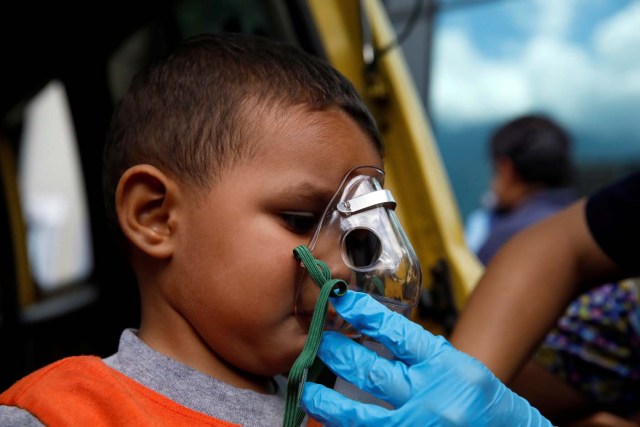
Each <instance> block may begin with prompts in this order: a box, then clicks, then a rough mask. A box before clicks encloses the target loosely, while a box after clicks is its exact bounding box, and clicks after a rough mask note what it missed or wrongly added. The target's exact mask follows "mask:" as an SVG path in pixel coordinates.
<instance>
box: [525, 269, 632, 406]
mask: <svg viewBox="0 0 640 427" xmlns="http://www.w3.org/2000/svg"><path fill="white" fill-rule="evenodd" d="M639 283H640V282H638V281H636V280H626V281H623V282H620V283H610V284H606V285H603V286H600V287H598V288H595V289H593V290H591V291H590V292H588V293H586V294H583V295H581V296H580V297H579V298H578V299H576V300H575V301H573V302H572V303H571V305H569V307H568V308H567V311H566V312H565V314H564V316H563V317H562V318H561V319H560V320H559V321H558V324H557V326H556V328H554V329H553V330H552V331H551V332H550V333H549V334H548V335H547V337H546V338H545V341H544V343H543V344H542V346H541V347H540V349H539V350H538V352H537V353H536V355H535V359H536V361H537V362H538V363H540V364H542V365H543V366H544V367H546V368H547V369H548V370H549V371H550V372H552V373H554V374H555V375H557V376H558V377H560V378H562V379H563V380H564V381H566V382H567V383H568V384H570V385H572V386H573V387H575V388H576V389H577V390H580V391H582V392H583V393H584V394H586V395H587V396H589V397H591V398H592V399H593V400H594V401H595V402H597V403H600V404H602V405H603V408H606V409H608V410H611V411H613V412H619V413H624V412H628V411H629V410H631V409H634V408H635V409H637V407H638V405H640V284H639Z"/></svg>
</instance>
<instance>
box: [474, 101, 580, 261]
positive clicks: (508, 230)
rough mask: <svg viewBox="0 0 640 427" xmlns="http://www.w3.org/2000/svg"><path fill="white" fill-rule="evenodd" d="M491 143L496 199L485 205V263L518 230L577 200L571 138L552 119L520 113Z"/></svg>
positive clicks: (481, 249)
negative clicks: (573, 185) (573, 175)
mask: <svg viewBox="0 0 640 427" xmlns="http://www.w3.org/2000/svg"><path fill="white" fill-rule="evenodd" d="M489 146H490V152H491V160H492V165H493V179H492V182H491V194H492V196H493V197H492V199H493V200H492V203H491V206H490V207H488V208H485V209H486V210H487V212H486V216H487V227H488V229H487V233H486V237H485V239H484V241H483V242H482V243H481V244H479V247H478V249H477V255H478V258H479V259H480V261H481V262H482V263H483V264H485V265H486V264H487V263H488V262H489V261H490V260H491V258H492V257H493V256H494V255H495V253H496V251H497V250H498V249H499V248H500V247H501V246H502V245H503V244H504V243H505V242H506V241H507V240H509V239H510V238H511V237H513V236H514V235H515V234H516V233H518V232H519V231H521V230H522V229H524V228H525V227H528V226H529V225H531V224H533V223H535V222H538V221H540V220H541V219H543V218H545V217H547V216H549V215H551V214H553V213H556V212H558V211H559V210H561V209H563V208H565V207H567V206H568V205H569V204H570V203H571V202H573V201H575V200H576V198H577V196H576V193H575V191H574V190H573V189H572V188H571V187H570V182H571V177H572V171H573V166H572V163H573V162H572V154H571V146H572V143H571V139H570V137H569V135H568V133H567V132H566V131H565V130H564V129H563V128H562V127H561V126H560V125H559V124H558V123H556V122H555V121H553V120H552V119H551V118H549V117H546V116H543V115H536V114H531V115H525V116H521V117H517V118H515V119H513V120H511V121H509V122H508V123H506V124H504V125H503V126H501V127H500V128H498V129H497V130H496V131H495V133H494V134H493V136H492V137H491V140H490V144H489ZM486 204H487V205H489V203H486Z"/></svg>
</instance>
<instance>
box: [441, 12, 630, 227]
mask: <svg viewBox="0 0 640 427" xmlns="http://www.w3.org/2000/svg"><path fill="white" fill-rule="evenodd" d="M445 3H446V2H445ZM638 28H640V1H637V0H502V1H487V2H484V3H480V4H478V5H476V6H469V7H464V8H455V9H451V10H447V8H446V7H444V8H443V11H442V12H441V13H440V14H439V15H438V20H437V27H436V32H435V44H434V52H433V55H434V56H433V67H434V68H433V71H432V81H431V93H432V99H430V100H429V104H430V111H431V113H432V116H431V118H432V122H433V124H434V129H435V131H436V137H437V139H438V144H439V146H440V148H441V152H442V155H443V158H444V161H445V164H446V166H447V169H448V171H449V175H450V179H451V181H452V184H453V187H454V190H455V191H456V193H457V195H458V197H459V199H464V200H462V201H461V202H462V203H461V204H462V205H463V211H465V212H463V214H464V213H466V211H468V210H469V209H470V208H471V206H472V205H473V204H477V202H478V200H479V198H480V197H481V193H482V192H483V191H484V190H483V189H482V188H481V187H486V185H485V183H486V180H487V179H488V178H489V174H490V170H489V168H488V166H487V165H486V164H485V165H484V166H483V167H481V166H479V165H476V167H475V171H474V168H473V167H470V166H472V164H471V163H470V159H469V157H470V156H471V157H474V156H475V158H476V162H477V156H478V155H480V156H484V157H485V158H486V155H485V147H486V138H487V137H488V136H489V133H490V130H491V129H492V128H493V127H495V126H496V125H498V124H500V122H502V121H506V120H508V119H510V118H512V117H514V116H516V115H518V114H522V113H527V112H531V111H538V112H544V113H547V114H550V115H552V116H553V117H554V118H556V119H557V120H559V121H560V122H561V123H562V124H563V125H565V126H566V127H567V128H568V130H569V132H570V133H571V134H572V135H573V137H574V139H575V144H574V147H575V150H574V152H575V156H576V160H577V161H578V162H580V163H583V164H587V163H590V164H593V163H597V162H609V163H616V162H618V163H622V162H627V163H629V162H631V161H635V162H636V163H637V164H639V165H640V31H638V30H637V29H638ZM485 160H486V159H485ZM478 177H481V178H483V179H481V180H480V181H482V182H483V184H478V181H479V180H478Z"/></svg>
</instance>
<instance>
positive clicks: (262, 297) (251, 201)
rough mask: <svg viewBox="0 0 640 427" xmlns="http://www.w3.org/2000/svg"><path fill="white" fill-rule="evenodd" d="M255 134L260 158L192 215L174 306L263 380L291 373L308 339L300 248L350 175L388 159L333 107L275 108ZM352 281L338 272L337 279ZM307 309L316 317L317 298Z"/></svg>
mask: <svg viewBox="0 0 640 427" xmlns="http://www.w3.org/2000/svg"><path fill="white" fill-rule="evenodd" d="M253 129H254V130H253V131H252V132H251V134H250V136H249V137H250V138H254V139H255V140H254V141H250V142H249V144H251V145H253V146H255V147H258V149H257V152H255V155H253V157H252V159H251V160H248V161H242V162H240V164H238V165H235V166H233V167H232V168H230V169H229V170H228V171H225V172H224V173H223V176H222V177H221V179H220V180H219V181H217V182H216V184H215V185H214V186H213V187H212V188H211V189H210V191H209V193H208V194H207V195H206V197H205V198H204V200H203V199H202V198H201V199H200V200H198V199H197V198H195V197H194V198H193V200H192V206H191V207H190V208H189V209H186V210H184V212H183V214H184V215H185V218H184V221H183V222H182V224H184V225H183V227H184V228H183V230H182V232H181V233H180V234H179V235H180V238H179V241H178V247H177V249H176V251H175V253H174V256H173V260H172V262H174V265H175V266H176V268H177V269H178V270H177V271H178V274H177V276H176V277H178V278H179V279H178V280H179V283H175V287H174V288H173V289H172V294H171V300H172V301H171V302H172V304H173V306H174V307H175V309H176V311H178V312H179V313H180V315H181V316H182V317H183V318H185V320H186V321H187V322H188V323H189V324H190V325H191V326H192V327H193V328H194V330H195V331H196V332H197V334H198V335H199V338H200V339H201V340H203V341H204V344H205V345H206V347H208V349H209V350H210V352H211V353H212V354H213V355H214V357H215V358H217V359H220V360H222V361H224V364H225V365H227V368H228V369H229V371H230V372H237V369H240V370H241V371H244V372H245V375H246V373H251V374H254V375H261V376H263V375H274V374H277V373H283V372H286V371H287V370H288V369H289V368H290V366H291V364H292V363H293V361H294V360H295V358H296V357H297V356H298V355H299V353H300V351H301V350H302V347H303V345H304V343H305V341H306V338H307V330H306V327H305V326H304V325H302V324H301V323H300V321H299V320H298V319H297V318H296V316H295V315H294V305H295V304H294V303H295V302H294V293H295V287H296V283H295V281H296V271H297V266H298V262H297V261H296V260H295V259H294V256H293V248H295V247H296V246H298V245H301V244H307V243H308V242H309V239H310V238H311V235H312V233H313V231H314V227H315V225H316V222H317V221H318V220H319V217H320V216H321V215H322V213H323V210H324V208H325V206H326V205H327V203H328V202H329V200H330V199H331V196H332V195H333V194H334V192H335V191H336V190H337V188H338V186H339V185H340V182H341V180H342V178H343V177H344V175H345V174H346V173H347V172H348V171H349V170H350V169H352V168H353V167H355V166H359V165H372V166H377V167H379V168H382V160H381V158H380V155H379V153H378V152H377V150H376V149H375V147H374V145H373V143H372V142H371V140H370V139H369V138H368V136H367V135H366V134H365V133H364V132H363V131H362V130H361V129H360V127H359V126H358V125H357V124H356V123H355V122H354V121H353V120H352V119H351V118H349V117H348V116H347V115H346V114H344V113H342V112H341V111H338V110H334V109H332V110H329V111H316V112H310V111H306V110H303V109H301V108H288V109H285V110H282V109H277V108H272V111H270V112H268V113H265V114H264V115H263V116H262V117H261V119H260V120H259V122H257V123H255V126H254V127H253ZM336 252H337V251H336ZM335 256H336V257H339V254H337V253H336V254H335ZM324 261H326V262H327V263H328V264H329V266H330V267H331V266H332V262H331V259H324ZM344 274H345V273H344V272H341V271H336V270H335V269H332V276H333V277H338V278H339V277H341V275H344ZM304 288H305V289H312V290H313V291H314V292H315V287H314V286H313V285H311V286H305V287H304ZM307 301H310V303H309V304H308V305H309V306H308V307H303V310H304V311H305V312H306V313H307V314H310V313H311V311H312V310H313V305H312V304H313V302H312V301H313V298H307ZM303 314H304V313H303ZM239 374H240V375H243V374H242V373H239Z"/></svg>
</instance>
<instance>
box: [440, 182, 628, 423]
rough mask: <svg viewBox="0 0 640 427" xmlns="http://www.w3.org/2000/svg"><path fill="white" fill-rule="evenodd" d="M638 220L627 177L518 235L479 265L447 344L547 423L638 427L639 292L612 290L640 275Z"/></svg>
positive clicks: (624, 287) (626, 284)
mask: <svg viewBox="0 0 640 427" xmlns="http://www.w3.org/2000/svg"><path fill="white" fill-rule="evenodd" d="M639 218H640V173H635V174H632V175H630V176H628V177H626V178H625V179H622V180H620V181H619V182H616V183H614V184H611V185H609V186H607V187H605V188H603V189H601V190H600V191H598V192H596V193H594V194H593V195H591V196H590V197H588V198H586V199H582V200H578V201H576V202H575V203H573V204H572V205H571V206H569V207H568V208H566V209H564V210H562V211H561V212H559V213H556V214H553V215H551V216H549V217H547V218H545V219H543V220H541V221H540V222H537V223H535V224H533V225H531V226H529V227H527V228H525V229H524V230H523V231H521V232H520V233H518V234H517V235H516V236H514V237H513V238H512V239H510V240H509V241H508V242H507V243H506V244H505V245H504V246H503V247H502V248H500V249H499V250H498V252H497V253H496V255H495V257H493V258H492V259H491V262H489V264H488V265H487V269H486V271H485V273H484V275H483V276H482V278H481V280H480V281H479V283H478V285H477V286H476V288H475V289H474V291H473V293H472V294H471V297H470V298H469V301H468V302H467V304H466V306H465V307H464V309H463V310H462V313H461V316H460V318H459V319H458V322H457V324H456V326H455V328H454V331H453V334H452V335H451V342H452V344H453V345H454V346H455V347H456V348H457V349H459V350H461V351H464V352H466V353H468V354H470V355H471V356H473V357H475V358H477V359H479V360H480V361H481V362H483V363H484V364H485V365H486V366H487V367H489V369H491V370H492V372H494V373H495V374H496V376H497V377H498V378H499V379H501V380H502V381H504V382H506V383H507V384H509V385H511V387H512V388H513V389H514V390H515V391H516V392H517V393H519V394H520V395H522V396H523V397H525V398H527V399H528V400H529V401H530V402H532V404H533V405H534V406H536V407H538V408H539V409H540V410H541V412H542V413H543V414H545V415H546V416H547V417H549V418H550V419H551V420H552V421H554V422H555V423H558V424H562V425H564V424H565V423H571V422H574V423H575V425H591V426H593V425H597V426H605V425H606V426H627V425H639V424H638V418H637V412H638V407H640V292H639V291H638V287H637V285H635V284H634V283H635V282H634V281H633V280H625V281H620V282H618V280H621V279H630V278H635V277H637V276H638V274H639V273H640V258H638V250H637V247H638V242H640V220H639ZM602 283H617V284H618V285H616V286H611V285H601V284H602ZM579 295H580V297H579V298H578V299H576V298H577V297H578V296H579ZM572 300H573V302H572ZM567 306H569V310H567ZM563 315H564V316H563ZM561 316H563V317H562V319H561V320H560V322H559V323H556V322H557V319H559V318H561ZM554 326H557V328H556V329H555V330H554V331H552V332H551V333H548V331H549V330H550V329H552V328H553V327H554ZM543 339H544V340H545V342H544V345H543V347H542V348H540V349H539V348H538V346H539V343H540V342H541V341H542V340H543ZM545 346H546V347H547V350H551V352H552V353H553V354H552V355H551V357H548V356H549V355H548V354H547V355H545V354H544V353H545V352H546V353H548V351H547V350H545V348H544V347H545ZM536 350H538V353H537V355H536V358H535V360H536V362H537V363H527V361H528V360H529V357H530V356H531V355H532V354H533V353H534V352H535V351H536ZM525 365H526V366H525ZM540 365H542V366H540ZM523 366H524V369H523V370H520V369H521V368H522V367H523ZM594 414H595V415H594ZM584 417H587V419H588V421H584V422H582V421H580V420H584V419H585V418H584ZM631 419H635V421H630V420H631Z"/></svg>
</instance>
